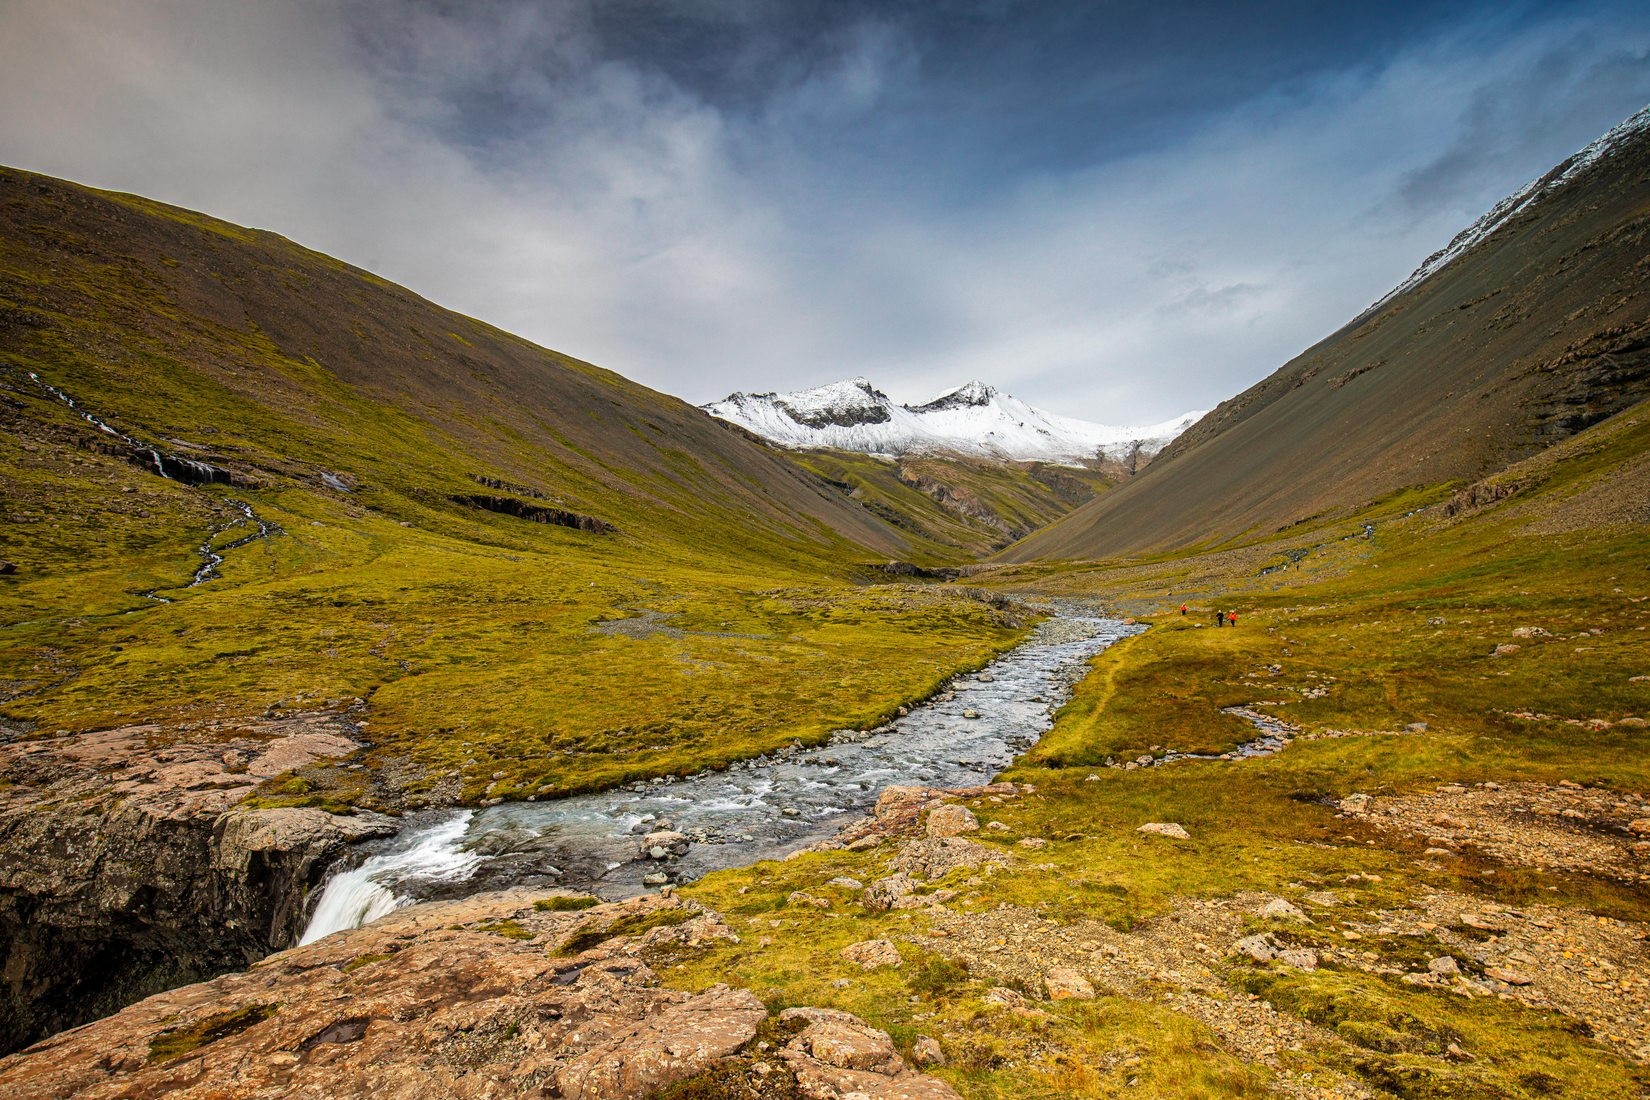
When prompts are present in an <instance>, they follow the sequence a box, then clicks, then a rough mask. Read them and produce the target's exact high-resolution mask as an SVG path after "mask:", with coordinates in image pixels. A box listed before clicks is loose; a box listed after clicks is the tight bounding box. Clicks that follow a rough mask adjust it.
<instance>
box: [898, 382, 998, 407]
mask: <svg viewBox="0 0 1650 1100" xmlns="http://www.w3.org/2000/svg"><path fill="white" fill-rule="evenodd" d="M996 396H997V391H996V390H995V389H993V388H992V387H990V386H988V385H986V384H985V383H984V382H981V381H980V380H979V379H977V378H976V379H975V380H974V381H972V382H964V383H963V384H962V385H960V386H958V387H957V388H956V389H954V390H946V391H945V392H944V393H942V394H940V395H939V396H938V397H936V398H934V400H932V401H930V402H928V403H927V404H926V405H918V406H916V408H919V409H951V408H957V407H958V406H962V405H989V404H990V403H991V402H992V400H993V399H995V398H996Z"/></svg>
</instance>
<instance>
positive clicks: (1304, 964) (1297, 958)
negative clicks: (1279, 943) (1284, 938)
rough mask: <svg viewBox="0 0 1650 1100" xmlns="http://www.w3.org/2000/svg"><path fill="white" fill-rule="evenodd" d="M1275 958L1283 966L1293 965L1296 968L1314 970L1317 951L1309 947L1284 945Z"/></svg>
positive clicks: (1316, 965) (1316, 964)
mask: <svg viewBox="0 0 1650 1100" xmlns="http://www.w3.org/2000/svg"><path fill="white" fill-rule="evenodd" d="M1277 960H1278V962H1280V963H1283V964H1284V965H1285V966H1293V967H1295V968H1296V969H1298V970H1316V969H1317V968H1318V953H1317V952H1316V951H1313V950H1312V949H1311V948H1309V947H1286V948H1283V949H1281V950H1280V951H1279V952H1278V954H1277Z"/></svg>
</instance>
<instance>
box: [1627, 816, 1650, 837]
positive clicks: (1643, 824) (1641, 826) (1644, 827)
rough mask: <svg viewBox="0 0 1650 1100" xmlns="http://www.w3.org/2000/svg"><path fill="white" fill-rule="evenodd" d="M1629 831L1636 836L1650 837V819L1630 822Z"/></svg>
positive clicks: (1641, 818)
mask: <svg viewBox="0 0 1650 1100" xmlns="http://www.w3.org/2000/svg"><path fill="white" fill-rule="evenodd" d="M1627 831H1628V832H1630V833H1632V834H1633V835H1634V836H1650V817H1640V818H1635V819H1634V820H1632V821H1629V822H1628V823H1627Z"/></svg>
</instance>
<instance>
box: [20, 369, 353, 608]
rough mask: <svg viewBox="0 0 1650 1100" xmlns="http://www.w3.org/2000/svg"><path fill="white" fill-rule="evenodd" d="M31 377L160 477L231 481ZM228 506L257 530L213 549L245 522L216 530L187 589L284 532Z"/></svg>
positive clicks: (150, 595)
mask: <svg viewBox="0 0 1650 1100" xmlns="http://www.w3.org/2000/svg"><path fill="white" fill-rule="evenodd" d="M28 374H29V379H30V380H31V381H32V382H34V383H35V384H36V385H37V386H39V387H40V388H41V389H43V390H45V391H46V392H47V393H49V394H51V395H52V397H54V398H56V399H57V400H58V401H59V402H61V403H62V404H64V405H66V406H67V407H69V408H70V409H73V410H74V412H75V415H77V416H79V417H80V418H81V419H82V420H84V421H86V423H88V424H90V425H91V426H92V427H94V428H96V429H97V430H98V431H100V432H102V433H104V434H105V435H111V436H113V437H114V438H116V439H118V440H120V441H121V442H122V443H125V444H126V445H128V446H129V447H131V448H132V452H133V455H134V456H135V457H136V458H137V459H138V460H139V461H140V463H141V464H142V465H144V466H146V467H148V468H149V469H151V470H153V471H154V473H155V474H157V475H158V476H160V477H163V478H165V479H166V480H168V481H177V482H182V483H183V484H185V485H195V486H200V485H212V484H216V483H224V484H227V483H229V482H230V480H231V477H230V474H229V471H228V470H224V469H221V468H219V467H217V466H213V465H212V464H211V463H209V462H199V461H197V460H195V459H193V458H183V457H181V456H179V455H175V454H172V453H171V452H169V451H163V450H161V449H160V448H159V447H151V446H150V445H149V444H147V443H140V442H139V441H138V440H136V439H133V438H132V437H131V436H129V435H127V434H126V433H125V432H121V431H117V430H115V429H114V428H111V427H110V426H109V424H108V422H107V421H105V420H103V419H102V418H101V417H99V416H96V415H94V414H92V413H89V412H87V411H86V410H85V409H83V408H81V407H80V406H79V405H78V404H77V403H76V402H75V399H74V398H72V397H70V396H69V395H68V394H66V393H64V392H63V391H62V390H60V389H58V388H57V387H56V386H54V385H52V384H51V383H50V382H47V381H46V380H45V379H43V378H41V377H40V376H39V375H38V374H36V373H34V372H33V371H29V372H28ZM325 476H326V477H328V478H331V477H332V475H331V474H327V475H325ZM333 480H335V481H336V480H337V479H336V478H334V479H333ZM346 491H347V490H346ZM225 503H227V504H228V505H229V506H230V507H232V508H234V509H235V511H237V512H239V513H240V514H241V516H243V517H245V519H246V520H247V521H248V522H250V523H252V524H253V525H254V526H255V527H256V528H257V530H256V531H253V532H252V533H251V534H248V535H243V536H242V537H240V538H237V539H234V540H232V541H230V542H227V543H225V544H224V545H222V546H213V545H212V544H213V542H214V541H215V540H216V539H217V537H218V536H219V535H221V534H223V533H224V532H225V531H227V530H229V529H230V528H232V527H236V526H239V525H240V523H241V519H239V518H236V519H231V520H229V521H227V522H225V523H222V524H220V525H219V526H217V527H214V528H213V529H212V531H211V532H210V533H209V534H208V535H207V536H206V541H205V542H203V543H201V545H200V549H199V550H197V551H196V553H198V554H200V556H201V564H200V566H199V567H198V568H197V569H196V570H195V573H194V576H193V577H191V578H190V580H189V583H188V584H187V585H186V586H185V587H187V588H196V587H198V586H200V585H203V584H205V583H206V582H207V581H213V580H217V579H218V566H219V565H222V564H223V556H224V555H225V554H227V553H228V552H229V551H231V550H239V549H240V548H241V547H243V546H246V545H248V544H249V543H253V542H257V541H258V540H259V539H263V538H268V537H269V536H270V535H277V534H280V533H281V528H280V526H279V525H277V524H275V523H272V522H270V521H269V520H266V519H264V518H263V517H261V516H259V515H258V514H257V513H256V512H254V511H253V510H252V505H250V504H248V503H247V502H246V501H244V500H235V499H233V498H225ZM142 595H143V596H144V598H146V599H150V600H154V601H155V602H156V603H171V602H172V600H171V599H170V598H168V597H166V596H162V595H161V594H160V593H159V592H158V591H149V592H144V593H142Z"/></svg>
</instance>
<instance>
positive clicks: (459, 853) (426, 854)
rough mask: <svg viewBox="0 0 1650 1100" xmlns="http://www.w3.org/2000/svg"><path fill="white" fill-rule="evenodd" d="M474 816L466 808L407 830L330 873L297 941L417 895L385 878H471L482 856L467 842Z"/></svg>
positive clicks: (356, 922) (357, 923) (352, 924)
mask: <svg viewBox="0 0 1650 1100" xmlns="http://www.w3.org/2000/svg"><path fill="white" fill-rule="evenodd" d="M470 817H471V813H470V811H468V810H465V811H464V812H462V813H459V814H455V815H453V816H452V817H450V818H448V819H446V820H444V821H442V822H440V823H439V824H437V825H435V826H433V827H431V828H429V829H415V830H411V831H409V832H405V833H402V834H401V835H400V836H398V837H396V839H395V842H394V843H393V844H392V845H391V846H390V847H389V848H388V849H386V850H385V851H382V852H379V853H378V854H377V855H374V856H372V857H370V858H369V859H368V860H367V861H366V862H365V863H363V864H361V865H360V866H359V867H356V868H354V869H352V870H348V871H340V872H338V873H337V874H335V875H333V876H332V877H331V878H329V879H327V882H326V885H325V886H324V887H322V889H321V899H320V900H319V901H317V902H316V903H315V912H314V914H313V915H311V917H310V918H309V927H307V928H305V929H304V934H303V936H302V937H301V938H300V939H299V940H298V943H299V944H300V945H302V944H306V943H313V942H314V941H316V940H318V939H320V938H321V937H322V936H328V935H331V934H332V933H334V932H340V931H343V930H344V929H346V928H359V927H361V925H363V924H366V923H367V922H368V921H372V920H377V919H378V918H379V917H382V916H383V915H384V914H386V913H389V912H391V911H393V910H395V909H399V908H400V907H401V906H403V905H406V904H408V903H409V902H410V901H411V900H412V899H411V898H409V897H406V896H401V897H397V896H396V895H395V894H393V893H391V892H390V891H389V890H388V889H386V888H385V887H384V885H383V883H384V882H386V881H388V882H391V883H401V882H405V881H406V880H408V879H425V880H434V881H439V882H462V881H464V880H465V879H467V878H469V877H470V875H471V874H472V873H473V872H474V871H475V869H476V868H477V867H478V866H480V864H481V862H482V857H481V856H480V855H479V854H477V853H476V852H473V851H470V850H469V849H467V848H466V847H465V846H464V844H463V841H464V834H465V831H466V829H467V828H468V826H469V824H470Z"/></svg>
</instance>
